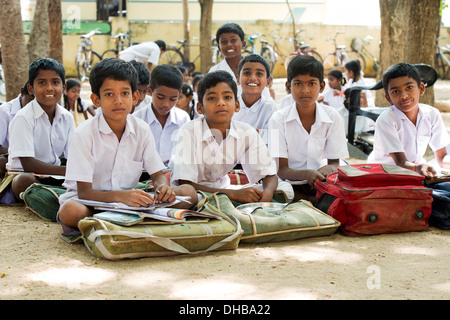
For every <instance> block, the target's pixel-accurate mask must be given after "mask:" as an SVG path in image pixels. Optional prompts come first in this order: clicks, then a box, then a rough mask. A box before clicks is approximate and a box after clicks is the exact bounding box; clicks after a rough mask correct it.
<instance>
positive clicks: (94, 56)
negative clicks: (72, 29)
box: [75, 29, 102, 81]
mask: <svg viewBox="0 0 450 320" xmlns="http://www.w3.org/2000/svg"><path fill="white" fill-rule="evenodd" d="M96 33H99V29H95V30H92V31H91V32H89V33H87V34H83V35H81V36H80V39H81V41H80V43H78V51H77V57H76V58H75V66H76V68H77V73H78V78H79V79H80V80H81V81H84V80H86V79H89V75H90V73H91V69H92V67H93V66H94V65H95V64H96V63H97V62H99V61H100V60H102V57H101V56H100V54H98V52H96V51H94V50H93V49H92V44H93V41H92V36H93V35H94V34H96Z"/></svg>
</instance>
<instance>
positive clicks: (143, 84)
mask: <svg viewBox="0 0 450 320" xmlns="http://www.w3.org/2000/svg"><path fill="white" fill-rule="evenodd" d="M130 63H131V64H132V65H133V67H134V68H135V69H136V71H137V74H138V83H137V92H139V99H138V101H137V102H136V104H135V105H134V106H133V108H132V109H131V113H134V112H137V111H139V110H141V109H144V108H146V107H147V105H149V104H150V103H151V99H149V100H148V98H151V96H149V95H148V93H149V90H150V72H149V71H148V69H147V68H146V67H145V65H144V64H143V63H142V62H139V61H135V60H132V61H130Z"/></svg>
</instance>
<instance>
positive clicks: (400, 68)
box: [383, 62, 422, 94]
mask: <svg viewBox="0 0 450 320" xmlns="http://www.w3.org/2000/svg"><path fill="white" fill-rule="evenodd" d="M400 77H409V78H412V79H414V80H415V81H416V82H417V85H418V86H419V85H420V83H421V82H422V79H421V78H420V72H419V70H418V69H417V68H416V67H415V66H413V65H412V64H409V63H404V62H401V63H397V64H394V65H392V66H390V67H389V68H387V70H386V71H385V72H384V73H383V87H384V92H386V94H389V93H388V87H389V81H391V80H392V79H395V78H400Z"/></svg>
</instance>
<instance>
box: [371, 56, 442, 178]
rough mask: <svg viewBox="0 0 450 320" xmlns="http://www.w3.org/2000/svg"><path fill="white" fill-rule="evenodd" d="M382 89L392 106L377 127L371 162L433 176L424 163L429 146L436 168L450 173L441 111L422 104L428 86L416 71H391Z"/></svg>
mask: <svg viewBox="0 0 450 320" xmlns="http://www.w3.org/2000/svg"><path fill="white" fill-rule="evenodd" d="M383 87H384V90H385V97H386V99H387V100H388V101H389V102H390V103H391V104H392V106H391V107H390V108H389V109H388V110H386V111H384V112H383V113H382V114H381V115H380V116H379V117H378V119H377V121H376V123H375V137H374V149H373V152H372V153H371V154H370V155H369V158H368V162H372V163H389V164H395V165H398V166H400V167H404V168H407V169H411V170H414V171H416V172H418V173H420V174H422V175H424V176H433V175H435V174H436V168H434V167H433V166H432V165H430V164H428V163H426V161H425V159H424V155H425V152H426V149H427V147H428V145H429V146H430V147H431V149H432V150H433V152H434V155H435V159H436V162H437V167H441V168H447V169H449V168H450V159H449V156H448V155H447V151H446V146H447V145H448V144H449V143H450V138H449V135H448V133H447V130H446V128H445V125H444V122H443V121H442V118H441V115H440V113H439V110H437V109H436V108H433V107H431V106H429V105H426V104H422V103H419V99H420V96H421V95H423V93H424V91H425V85H424V84H423V83H422V82H421V79H420V73H419V71H418V70H417V68H416V67H414V66H413V65H411V64H407V63H398V64H395V65H393V66H391V67H389V68H388V69H387V70H386V71H385V73H384V74H383Z"/></svg>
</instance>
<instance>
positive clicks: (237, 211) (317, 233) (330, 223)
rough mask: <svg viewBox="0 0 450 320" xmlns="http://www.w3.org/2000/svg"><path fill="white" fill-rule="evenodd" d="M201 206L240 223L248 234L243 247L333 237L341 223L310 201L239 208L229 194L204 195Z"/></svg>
mask: <svg viewBox="0 0 450 320" xmlns="http://www.w3.org/2000/svg"><path fill="white" fill-rule="evenodd" d="M203 195H204V199H203V200H201V201H200V202H199V204H200V205H201V206H203V207H204V208H205V209H207V212H220V213H224V214H226V215H228V216H229V217H234V218H236V219H237V220H239V222H240V224H241V226H242V229H243V231H244V233H243V235H242V237H241V241H240V242H241V243H264V242H278V241H286V240H297V239H302V238H310V237H322V236H329V235H332V234H333V233H335V232H336V231H337V229H338V228H339V226H340V223H339V221H337V220H335V219H334V218H332V217H331V216H329V215H327V214H325V213H323V212H322V211H320V210H319V209H317V208H315V207H314V206H313V205H312V204H311V203H310V202H309V201H305V200H301V201H298V202H292V203H277V202H264V203H261V202H260V203H252V204H248V205H240V206H238V207H235V206H234V204H233V202H232V201H231V200H230V199H229V198H228V197H227V196H226V195H225V194H216V193H214V194H209V193H203Z"/></svg>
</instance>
